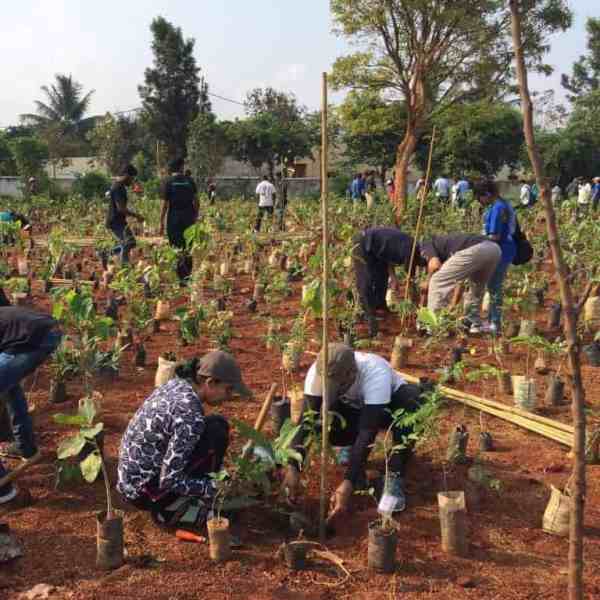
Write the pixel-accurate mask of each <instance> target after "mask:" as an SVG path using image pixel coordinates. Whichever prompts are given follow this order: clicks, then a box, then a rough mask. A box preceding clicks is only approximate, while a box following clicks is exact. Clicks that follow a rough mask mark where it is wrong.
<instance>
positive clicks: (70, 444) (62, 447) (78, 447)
mask: <svg viewBox="0 0 600 600" xmlns="http://www.w3.org/2000/svg"><path fill="white" fill-rule="evenodd" d="M85 443H86V439H85V438H84V437H83V436H82V435H81V434H79V433H77V434H75V435H72V436H71V437H68V438H67V439H65V440H63V441H62V442H61V443H60V444H59V446H58V449H57V450H56V455H57V456H58V459H59V460H64V459H65V458H70V457H71V456H77V455H78V454H79V453H80V452H81V451H82V450H83V447H84V446H85Z"/></svg>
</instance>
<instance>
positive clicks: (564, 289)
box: [509, 0, 585, 600]
mask: <svg viewBox="0 0 600 600" xmlns="http://www.w3.org/2000/svg"><path fill="white" fill-rule="evenodd" d="M509 4H510V13H511V26H512V38H513V46H514V51H515V62H516V69H517V80H518V82H519V89H520V92H521V110H522V111H523V129H524V133H525V141H526V143H527V152H528V153H529V160H530V161H531V165H532V167H533V171H534V173H535V179H536V182H537V184H538V187H539V189H540V192H541V196H542V198H543V200H544V209H545V212H546V225H547V229H548V241H549V243H550V248H551V250H552V260H553V262H554V268H555V270H556V273H557V275H558V284H559V288H560V297H561V302H562V305H563V306H564V309H565V310H564V315H565V320H564V325H563V329H564V334H565V339H566V341H567V353H568V357H569V366H570V370H571V373H570V382H571V389H572V398H573V400H572V403H571V414H572V418H573V428H574V436H573V438H574V440H573V441H574V443H573V489H572V497H571V514H570V525H569V600H583V515H584V509H585V407H584V401H585V395H584V390H583V383H582V380H581V365H580V361H579V339H578V337H577V315H576V314H575V307H574V302H573V294H572V292H571V286H570V285H569V281H568V277H567V268H566V265H565V262H564V260H563V255H562V251H561V247H560V241H559V238H558V229H557V226H556V215H555V214H554V207H553V206H552V199H551V195H550V186H549V185H548V180H547V179H546V177H545V176H544V162H543V160H542V156H541V154H540V152H539V149H538V147H537V145H536V142H535V134H534V128H533V104H532V102H531V96H530V94H529V84H528V81H527V68H526V67H525V53H524V50H523V32H522V28H521V14H520V10H519V1H518V0H509Z"/></svg>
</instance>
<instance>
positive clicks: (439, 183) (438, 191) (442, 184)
mask: <svg viewBox="0 0 600 600" xmlns="http://www.w3.org/2000/svg"><path fill="white" fill-rule="evenodd" d="M433 189H434V190H435V195H436V196H446V197H448V196H449V195H450V181H448V180H447V179H446V178H445V177H440V178H439V179H436V181H435V183H434V184H433Z"/></svg>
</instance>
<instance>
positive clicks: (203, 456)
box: [117, 351, 250, 525]
mask: <svg viewBox="0 0 600 600" xmlns="http://www.w3.org/2000/svg"><path fill="white" fill-rule="evenodd" d="M233 392H237V393H238V394H240V395H241V396H245V397H247V396H250V391H249V390H248V388H247V387H246V386H245V385H244V383H243V381H242V374H241V372H240V368H239V366H238V364H237V362H236V361H235V359H234V358H233V357H232V356H231V355H230V354H227V353H225V352H220V351H215V352H209V353H208V354H206V355H205V356H203V357H202V358H201V359H194V360H192V361H191V362H190V363H188V364H187V365H186V366H185V367H179V368H178V370H177V376H176V377H175V378H173V379H171V380H170V381H168V382H167V383H165V384H164V385H162V386H161V387H159V388H157V389H156V390H154V392H153V393H152V394H150V396H149V397H148V398H147V399H146V400H145V402H144V403H143V404H142V406H141V407H140V408H139V409H138V411H137V412H136V414H135V415H134V416H133V418H132V419H131V421H130V423H129V425H128V426H127V429H126V431H125V434H124V435H123V439H122V440H121V446H120V450H119V465H118V484H117V490H118V491H119V493H120V494H121V495H122V496H123V497H124V498H125V499H126V500H127V501H128V502H130V503H131V504H133V505H134V506H136V507H137V508H139V509H141V510H147V511H150V513H151V514H152V517H153V519H154V520H155V522H156V523H158V524H161V525H175V524H176V523H177V521H178V520H179V519H180V517H181V516H182V510H183V512H185V510H187V507H188V503H186V499H193V500H194V501H195V502H196V506H197V507H198V509H199V510H198V516H197V518H196V519H195V520H196V524H199V523H201V522H203V521H204V520H205V519H206V517H207V514H208V511H209V509H210V507H211V501H212V499H213V496H214V493H215V490H216V486H215V482H214V480H213V479H212V478H211V477H210V473H214V472H217V471H219V470H220V468H221V465H222V462H223V457H224V456H225V452H226V450H227V446H228V443H229V425H228V423H227V421H226V420H225V418H224V417H221V416H218V415H210V416H205V414H204V404H208V405H211V406H218V405H219V404H221V403H222V402H224V401H226V400H229V399H230V398H231V396H232V394H233Z"/></svg>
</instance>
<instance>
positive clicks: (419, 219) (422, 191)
mask: <svg viewBox="0 0 600 600" xmlns="http://www.w3.org/2000/svg"><path fill="white" fill-rule="evenodd" d="M435 133H436V128H435V127H434V128H433V133H432V134H431V143H430V144H429V158H428V159H427V172H426V174H425V184H424V185H423V187H422V188H421V189H420V190H419V192H420V194H421V197H420V198H419V216H418V217H417V225H416V226H415V233H414V236H413V245H412V248H411V251H410V261H409V263H408V273H407V274H406V287H405V289H404V300H405V301H406V300H408V296H409V292H410V281H411V273H412V271H413V265H414V262H415V254H416V252H417V240H418V239H419V233H420V231H421V222H422V221H423V212H424V209H425V199H426V198H427V188H428V187H429V179H430V177H431V163H432V160H433V146H434V143H435ZM404 318H405V315H404V314H403V315H402V323H401V325H403V324H404Z"/></svg>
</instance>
